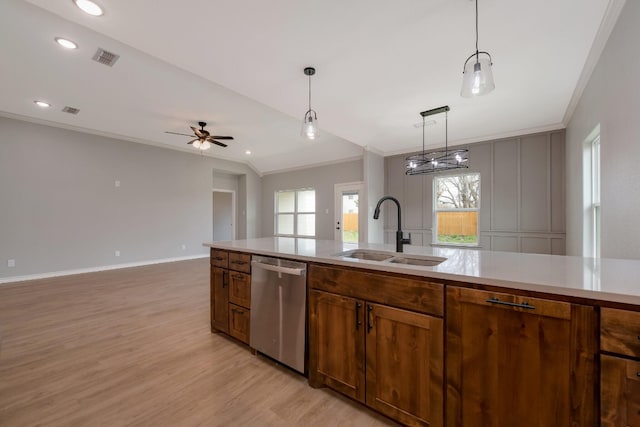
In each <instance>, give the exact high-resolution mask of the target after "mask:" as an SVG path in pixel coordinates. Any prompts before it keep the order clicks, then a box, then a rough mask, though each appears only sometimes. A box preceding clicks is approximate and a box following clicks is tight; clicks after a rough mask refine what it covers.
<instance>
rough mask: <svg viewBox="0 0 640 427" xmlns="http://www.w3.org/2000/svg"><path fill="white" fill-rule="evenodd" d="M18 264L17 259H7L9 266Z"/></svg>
mask: <svg viewBox="0 0 640 427" xmlns="http://www.w3.org/2000/svg"><path fill="white" fill-rule="evenodd" d="M15 266H16V260H15V259H8V260H7V267H15Z"/></svg>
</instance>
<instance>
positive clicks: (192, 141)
mask: <svg viewBox="0 0 640 427" xmlns="http://www.w3.org/2000/svg"><path fill="white" fill-rule="evenodd" d="M191 136H193V135H191ZM196 141H198V138H196V139H192V140H191V141H189V142H187V144H193V143H194V142H196Z"/></svg>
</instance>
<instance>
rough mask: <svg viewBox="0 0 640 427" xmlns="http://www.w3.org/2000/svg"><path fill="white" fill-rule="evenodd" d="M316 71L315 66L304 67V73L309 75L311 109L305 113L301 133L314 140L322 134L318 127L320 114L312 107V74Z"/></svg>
mask: <svg viewBox="0 0 640 427" xmlns="http://www.w3.org/2000/svg"><path fill="white" fill-rule="evenodd" d="M315 73H316V69H315V68H313V67H307V68H305V69H304V74H305V75H306V76H309V109H308V110H307V112H306V113H304V122H303V123H302V131H301V132H300V134H301V135H302V136H303V137H305V138H307V139H309V140H311V141H313V140H314V139H318V137H319V136H320V130H319V129H318V115H317V114H316V112H315V111H314V110H312V109H311V76H313V75H314V74H315Z"/></svg>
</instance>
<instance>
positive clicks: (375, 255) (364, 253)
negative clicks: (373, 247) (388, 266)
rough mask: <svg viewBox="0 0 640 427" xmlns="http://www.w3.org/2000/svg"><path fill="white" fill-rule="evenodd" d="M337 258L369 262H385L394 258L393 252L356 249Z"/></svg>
mask: <svg viewBox="0 0 640 427" xmlns="http://www.w3.org/2000/svg"><path fill="white" fill-rule="evenodd" d="M335 256H343V257H346V258H356V259H364V260H367V261H385V260H388V259H390V258H393V253H392V252H383V251H370V250H367V249H354V250H351V251H346V252H340V253H339V254H336V255H335Z"/></svg>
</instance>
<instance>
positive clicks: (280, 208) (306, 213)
mask: <svg viewBox="0 0 640 427" xmlns="http://www.w3.org/2000/svg"><path fill="white" fill-rule="evenodd" d="M275 208H276V209H275V210H276V212H275V235H276V236H292V237H314V236H315V235H316V191H315V190H314V189H313V188H303V189H300V190H285V191H276V194H275Z"/></svg>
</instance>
